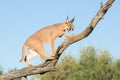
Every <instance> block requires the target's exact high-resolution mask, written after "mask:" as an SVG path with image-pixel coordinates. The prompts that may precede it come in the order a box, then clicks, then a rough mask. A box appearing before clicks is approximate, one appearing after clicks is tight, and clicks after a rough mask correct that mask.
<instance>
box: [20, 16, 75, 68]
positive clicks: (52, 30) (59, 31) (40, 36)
mask: <svg viewBox="0 0 120 80" xmlns="http://www.w3.org/2000/svg"><path fill="white" fill-rule="evenodd" d="M73 21H74V18H73V19H72V20H71V21H69V20H68V17H67V19H66V22H63V23H58V24H54V25H52V26H48V27H45V28H42V29H41V30H39V31H37V32H36V33H34V34H33V35H31V36H30V37H29V38H28V39H27V40H26V42H25V44H24V46H23V48H22V58H21V60H20V62H21V61H24V60H25V61H26V64H27V65H28V66H32V64H31V63H30V62H29V60H30V59H31V58H33V57H35V56H36V55H37V54H36V53H38V54H39V55H40V56H41V58H42V59H44V60H50V59H54V56H55V53H56V52H55V50H54V41H55V39H56V38H57V37H66V38H68V37H69V36H67V35H66V34H64V32H65V30H67V31H72V30H73V29H74V25H73ZM45 42H49V43H50V49H51V52H52V55H51V56H47V55H45V53H44V46H43V45H44V43H45ZM25 49H27V50H28V53H29V54H28V55H25Z"/></svg>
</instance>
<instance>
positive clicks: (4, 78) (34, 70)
mask: <svg viewBox="0 0 120 80" xmlns="http://www.w3.org/2000/svg"><path fill="white" fill-rule="evenodd" d="M114 1H115V0H108V1H107V2H106V4H104V5H102V6H101V8H100V10H99V11H98V13H97V14H96V15H95V16H94V18H93V19H92V20H91V22H90V24H89V25H88V27H87V28H86V29H85V30H84V31H83V32H82V33H80V34H78V35H75V36H72V37H71V38H69V39H67V40H65V41H64V42H63V43H62V44H61V45H60V46H59V47H58V49H57V55H56V57H57V58H56V59H54V60H51V61H46V62H45V63H44V64H42V65H38V66H34V67H26V68H23V69H20V70H17V71H14V72H11V73H7V74H3V75H1V76H0V80H12V79H16V78H20V77H24V76H29V75H34V74H44V73H46V72H50V71H54V70H55V65H56V63H57V61H58V59H59V57H60V55H61V54H62V52H63V51H64V50H65V49H66V48H67V47H68V46H69V45H70V44H72V43H75V42H77V41H80V40H81V39H84V38H85V37H87V36H88V35H89V34H90V33H91V32H92V31H93V30H94V28H95V27H96V25H97V23H98V22H99V21H100V20H101V19H102V18H103V16H104V15H105V14H106V12H107V10H108V9H109V8H110V7H111V6H112V4H113V2H114Z"/></svg>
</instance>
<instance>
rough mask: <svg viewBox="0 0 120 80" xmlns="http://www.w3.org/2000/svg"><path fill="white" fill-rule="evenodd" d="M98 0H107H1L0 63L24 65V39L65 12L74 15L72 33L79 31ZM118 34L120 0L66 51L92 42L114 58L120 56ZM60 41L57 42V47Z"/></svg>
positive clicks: (75, 50)
mask: <svg viewBox="0 0 120 80" xmlns="http://www.w3.org/2000/svg"><path fill="white" fill-rule="evenodd" d="M101 1H103V3H105V1H106V0H50V1H49V0H0V66H2V67H3V68H4V70H5V71H7V70H8V69H12V68H15V67H17V68H23V67H26V66H27V65H26V64H25V63H24V62H23V63H19V60H20V58H21V49H22V45H23V44H24V42H25V40H26V39H27V38H28V37H29V36H30V35H31V34H33V33H34V32H36V31H37V30H39V29H41V28H42V27H44V26H48V25H51V24H54V23H59V22H64V21H65V19H66V16H67V15H68V16H69V18H72V17H74V16H75V22H74V25H75V30H74V31H73V32H72V33H73V34H77V33H80V32H81V31H83V30H84V29H85V28H86V27H87V25H88V24H89V22H90V20H91V19H92V18H93V16H94V15H95V14H96V12H97V11H98V10H99V8H100V2H101ZM119 35H120V0H116V1H115V3H114V4H113V6H112V7H111V8H110V9H109V11H108V12H107V14H106V15H105V16H104V19H102V20H101V21H100V22H99V24H98V25H97V26H96V28H95V30H94V31H93V32H92V34H91V35H90V36H89V37H87V38H86V39H83V40H81V41H79V42H77V43H75V44H73V45H71V46H70V47H68V48H67V49H66V50H65V52H66V53H67V52H71V54H73V55H74V56H78V54H79V50H80V49H82V48H83V47H87V46H89V45H91V46H94V47H96V48H97V49H101V50H108V51H109V52H110V53H111V56H112V57H113V58H120V47H119V46H120V36H119ZM60 41H61V40H57V41H56V47H57V45H58V44H60ZM47 48H49V47H48V45H47ZM48 52H49V51H47V53H48ZM64 54H65V53H64ZM32 62H33V63H34V64H39V63H41V59H39V57H37V59H34V60H33V61H32Z"/></svg>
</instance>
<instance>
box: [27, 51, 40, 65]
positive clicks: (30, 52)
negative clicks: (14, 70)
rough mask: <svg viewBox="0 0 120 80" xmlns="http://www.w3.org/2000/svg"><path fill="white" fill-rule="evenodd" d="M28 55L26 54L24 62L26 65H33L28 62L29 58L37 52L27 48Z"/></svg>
mask: <svg viewBox="0 0 120 80" xmlns="http://www.w3.org/2000/svg"><path fill="white" fill-rule="evenodd" d="M28 52H29V53H28V55H27V56H26V64H27V65H28V66H33V64H31V63H30V61H29V60H30V59H32V58H34V57H35V56H36V55H37V54H38V53H37V52H35V51H34V50H31V49H28Z"/></svg>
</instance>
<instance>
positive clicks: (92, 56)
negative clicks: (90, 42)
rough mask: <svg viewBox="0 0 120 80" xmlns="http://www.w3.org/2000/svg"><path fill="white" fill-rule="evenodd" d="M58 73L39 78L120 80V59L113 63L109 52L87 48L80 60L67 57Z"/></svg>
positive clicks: (55, 79)
mask: <svg viewBox="0 0 120 80" xmlns="http://www.w3.org/2000/svg"><path fill="white" fill-rule="evenodd" d="M57 69H58V70H57V71H55V72H50V73H46V74H44V75H40V76H38V77H39V78H40V79H41V80H120V59H118V60H116V61H113V59H112V57H111V56H110V55H109V52H108V51H98V50H95V49H94V48H93V47H87V48H85V49H83V50H82V51H81V56H80V58H79V59H76V58H74V57H72V56H71V55H67V56H65V57H64V58H62V59H61V61H60V63H59V64H58V65H57Z"/></svg>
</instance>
